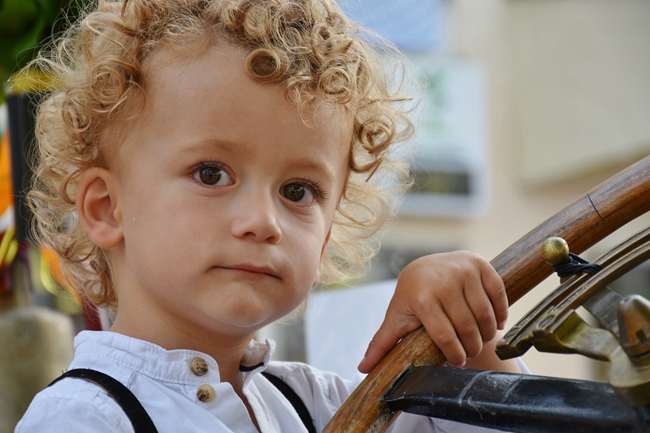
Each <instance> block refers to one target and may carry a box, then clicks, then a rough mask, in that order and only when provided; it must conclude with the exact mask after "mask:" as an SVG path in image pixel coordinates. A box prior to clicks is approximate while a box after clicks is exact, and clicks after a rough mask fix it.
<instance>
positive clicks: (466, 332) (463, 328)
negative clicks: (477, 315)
mask: <svg viewBox="0 0 650 433" xmlns="http://www.w3.org/2000/svg"><path fill="white" fill-rule="evenodd" d="M477 331H478V329H477V327H476V323H475V322H473V321H472V322H470V321H464V322H462V323H460V324H459V325H458V328H457V329H456V333H457V334H458V335H459V336H462V337H472V336H474V335H476V333H477Z"/></svg>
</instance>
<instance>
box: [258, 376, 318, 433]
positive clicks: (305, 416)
mask: <svg viewBox="0 0 650 433" xmlns="http://www.w3.org/2000/svg"><path fill="white" fill-rule="evenodd" d="M262 375H263V376H264V377H266V378H267V379H268V380H269V382H271V383H272V384H273V385H275V387H276V388H277V389H278V391H280V392H281V393H282V394H283V395H284V396H285V397H286V399H287V400H289V403H291V406H293V408H294V409H295V410H296V412H297V413H298V416H299V417H300V420H301V421H302V423H303V424H304V425H305V427H307V431H308V432H309V433H316V427H314V420H312V418H311V415H310V413H309V411H308V410H307V406H305V403H304V402H303V401H302V399H301V398H300V397H298V394H296V392H295V391H294V390H293V389H291V387H290V386H289V385H287V384H286V382H285V381H284V380H282V379H280V378H279V377H277V376H274V375H272V374H271V373H267V372H266V371H263V372H262Z"/></svg>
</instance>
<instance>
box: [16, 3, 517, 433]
mask: <svg viewBox="0 0 650 433" xmlns="http://www.w3.org/2000/svg"><path fill="white" fill-rule="evenodd" d="M356 32H358V29H357V27H355V26H354V24H353V23H351V22H350V21H349V20H348V19H347V18H346V17H345V16H344V15H343V14H342V13H341V12H340V10H339V9H338V7H337V6H336V5H335V4H333V3H331V2H330V1H328V0H323V1H315V0H314V1H310V0H303V1H300V2H296V1H288V0H269V1H247V0H243V1H239V0H238V1H229V0H133V1H124V2H115V3H113V2H100V4H99V7H98V10H97V11H95V12H92V13H90V14H88V15H87V16H86V17H85V18H84V19H83V22H82V23H81V24H80V25H79V26H77V27H75V28H73V29H72V30H71V31H70V32H68V33H67V34H66V35H64V37H63V38H62V39H61V41H60V42H59V45H58V47H57V49H56V50H53V51H52V53H53V56H51V57H50V59H49V60H44V59H43V60H41V66H42V67H43V66H44V65H45V66H47V67H49V68H51V71H52V73H53V74H55V76H56V79H57V80H59V81H60V82H61V83H63V84H62V86H61V88H60V89H58V90H57V91H55V92H53V94H52V95H51V96H50V98H49V99H47V100H46V101H45V102H44V103H43V104H42V106H41V108H40V111H39V115H38V127H37V134H38V139H39V146H40V147H39V149H40V165H39V167H38V172H37V180H36V182H35V187H34V190H33V191H32V193H31V197H32V206H33V209H34V211H35V214H36V219H37V220H38V232H39V235H40V237H41V240H42V241H43V242H45V243H46V244H48V245H50V246H51V247H52V248H54V249H55V250H56V251H57V253H58V254H59V255H60V256H61V259H62V263H63V266H64V269H65V271H66V273H67V275H68V278H69V279H70V280H71V281H72V282H73V284H74V285H75V286H76V287H77V288H78V289H79V290H81V291H82V292H83V294H84V295H85V296H86V297H87V298H88V299H90V300H91V301H92V302H94V303H95V304H97V305H99V306H104V307H111V308H115V311H116V314H115V320H114V323H113V326H112V328H111V330H110V332H83V333H81V334H80V335H79V336H78V337H77V338H76V340H75V349H76V353H75V359H74V361H73V363H72V365H71V366H70V368H87V369H93V370H97V371H100V372H103V373H105V374H108V375H109V376H111V377H113V378H114V379H117V380H118V381H119V382H121V383H122V384H124V385H126V386H127V387H128V388H129V389H130V391H131V392H132V393H133V394H134V395H135V397H136V398H137V399H138V400H139V402H140V403H141V405H142V406H143V408H144V409H145V410H146V412H147V413H148V415H149V416H150V418H151V419H152V421H153V424H154V425H155V427H156V428H157V430H158V431H159V432H167V431H168V432H178V431H197V432H202V431H205V432H251V433H253V432H257V431H261V432H301V431H306V430H305V426H304V425H303V423H302V421H301V420H300V418H299V417H298V415H297V413H296V410H295V409H294V407H293V406H291V404H289V402H288V401H287V399H286V398H285V397H284V396H283V395H282V394H281V393H280V391H279V390H278V388H276V387H275V386H274V385H272V384H271V382H269V380H268V379H267V378H266V377H265V376H263V375H261V374H260V373H261V372H264V371H266V372H270V373H272V374H273V375H275V376H277V377H280V378H281V379H282V380H284V382H285V383H286V384H287V385H289V386H290V387H291V388H292V389H293V390H294V391H295V392H296V393H297V394H298V395H299V397H300V398H301V399H302V401H303V402H304V404H305V406H306V407H307V409H308V411H309V416H310V418H311V419H312V420H313V422H314V424H315V427H316V430H317V431H321V430H322V429H323V428H324V427H325V425H326V424H327V422H328V421H329V419H330V418H331V417H332V415H333V414H334V413H335V412H336V409H337V408H338V407H339V406H340V405H341V404H342V402H343V401H344V400H345V399H346V397H347V396H348V395H349V394H350V392H351V390H352V388H353V386H352V385H350V384H348V383H345V382H344V381H342V380H340V379H339V378H337V377H335V376H333V375H331V374H328V373H324V372H320V371H317V370H315V369H313V368H311V367H309V366H306V365H303V364H299V363H282V362H269V358H270V356H271V354H272V352H273V345H274V343H273V342H270V341H267V342H266V343H255V342H252V338H253V336H254V335H255V333H256V332H257V331H258V330H259V329H260V328H261V327H263V326H264V325H266V324H268V323H271V322H272V321H274V320H277V319H279V318H281V317H283V316H285V315H286V314H287V313H289V312H290V311H292V310H293V309H295V308H296V307H297V306H298V305H300V304H301V303H302V302H303V301H304V300H305V299H306V298H307V297H308V296H309V292H310V290H311V288H312V287H314V286H315V285H316V284H318V283H319V281H322V280H325V281H327V282H332V281H336V280H340V279H341V277H342V276H343V275H344V274H346V273H347V274H350V272H351V269H352V265H354V264H357V265H362V264H363V263H364V262H366V261H367V260H368V258H369V257H370V256H371V253H372V251H373V249H374V245H373V244H372V243H370V241H368V239H369V238H370V237H371V236H372V235H373V234H374V233H375V232H376V231H377V230H378V229H379V228H380V227H381V226H382V225H383V223H384V221H385V220H386V218H387V217H388V216H389V215H390V212H391V210H392V204H393V203H394V202H395V200H394V198H395V196H396V195H397V194H398V193H400V192H401V191H400V187H399V186H395V182H387V181H386V179H387V178H391V177H392V178H393V179H398V180H399V179H400V178H401V176H402V174H403V172H404V171H403V166H402V165H401V164H400V163H398V162H395V161H392V160H391V159H390V158H389V157H388V156H387V155H388V151H389V150H390V149H391V148H392V146H393V143H395V142H397V141H399V140H401V139H403V138H405V137H406V136H407V135H408V132H409V129H410V124H409V123H408V121H407V120H406V117H405V114H404V113H402V112H401V111H400V106H399V103H400V102H401V101H402V100H403V97H401V96H400V95H398V94H395V93H392V92H391V91H390V88H389V87H388V84H387V83H386V76H385V74H383V73H382V72H381V68H380V62H379V60H378V57H377V55H376V54H374V52H373V51H372V50H371V49H370V48H369V46H367V45H366V44H364V43H363V42H362V40H361V39H360V38H359V37H358V36H357V35H355V33H356ZM388 184H390V185H391V186H387V185H388ZM321 273H322V275H321ZM506 316H507V301H506V298H505V292H504V289H503V284H502V282H501V280H500V279H499V277H498V275H497V274H496V272H495V271H494V270H493V269H492V268H491V267H490V265H489V264H488V263H487V262H486V261H485V260H483V259H481V258H479V257H477V256H475V255H473V254H470V253H463V252H461V253H452V254H446V255H436V256H429V257H425V258H423V259H420V260H418V261H416V262H414V263H412V264H411V265H410V266H409V267H407V268H406V270H405V271H404V272H403V274H402V276H401V277H400V280H399V283H398V287H397V290H396V294H395V298H394V300H393V302H392V303H391V306H390V307H389V310H388V312H387V315H386V321H385V322H384V324H383V325H382V327H381V329H380V330H379V331H378V333H377V335H376V336H375V338H374V339H373V342H372V343H371V344H370V347H369V349H368V352H367V355H366V357H365V358H364V360H363V361H362V363H361V364H360V370H361V371H363V372H367V371H369V370H370V369H371V368H372V367H373V366H374V365H375V364H376V363H377V362H378V361H379V360H380V359H381V357H382V356H383V355H384V354H385V353H386V351H388V350H389V349H390V348H391V347H392V346H394V344H396V342H397V341H398V340H399V339H400V338H401V337H403V336H404V335H406V334H407V333H408V332H409V331H411V330H413V329H415V328H417V327H418V326H420V325H421V324H424V325H425V327H426V328H427V329H428V331H429V333H430V334H431V336H432V338H433V339H434V341H436V342H437V343H438V345H439V346H440V348H441V349H442V350H443V352H444V353H445V355H446V356H447V358H448V360H449V362H450V363H451V364H454V365H462V364H464V363H465V361H466V359H467V358H474V359H472V360H471V361H470V363H473V366H474V367H479V368H493V369H501V370H512V371H516V370H517V366H516V364H512V363H501V362H500V361H498V359H497V358H496V356H495V355H494V354H493V353H492V352H491V351H489V350H487V351H483V352H482V353H481V349H482V348H483V343H484V342H488V341H491V340H492V342H491V343H489V344H488V345H487V346H489V347H491V346H493V345H494V341H493V340H494V337H495V334H496V329H497V327H499V328H502V327H503V324H504V322H505V319H506ZM479 353H481V354H480V355H479ZM470 363H468V365H469V364H470ZM450 426H451V427H450ZM454 428H455V429H456V430H453V429H454ZM394 429H395V430H394V431H400V432H403V431H413V432H416V431H417V432H420V431H467V432H469V431H482V429H478V428H473V427H469V426H463V425H458V424H456V425H455V427H454V423H449V422H440V421H434V420H430V419H427V418H423V417H415V416H410V417H408V416H405V417H400V419H399V420H398V421H397V423H396V424H395V425H394ZM443 429H444V430H443ZM16 431H17V432H20V433H23V432H32V431H39V432H42V431H48V432H49V431H51V432H71V431H93V432H123V431H124V432H131V431H134V430H133V426H132V425H131V423H130V421H129V419H128V418H127V416H126V414H125V412H124V410H123V409H122V408H121V407H120V406H119V405H118V404H117V403H116V402H115V400H113V399H112V398H111V397H110V396H109V395H108V394H107V393H106V391H104V389H102V388H100V387H99V386H97V385H95V384H93V383H91V382H88V381H85V380H79V379H65V380H61V381H59V382H57V383H56V384H55V385H53V386H51V387H49V388H47V389H46V390H44V391H43V392H41V393H40V394H39V395H38V396H37V397H36V398H35V399H34V401H33V402H32V405H31V406H30V408H29V409H28V411H27V413H26V415H25V417H24V418H23V420H22V421H21V423H20V424H19V425H18V427H17V430H16Z"/></svg>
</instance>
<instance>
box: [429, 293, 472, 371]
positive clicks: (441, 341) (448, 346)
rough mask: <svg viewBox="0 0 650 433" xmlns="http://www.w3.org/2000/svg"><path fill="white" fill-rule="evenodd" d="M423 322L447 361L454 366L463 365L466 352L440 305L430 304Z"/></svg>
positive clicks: (465, 359)
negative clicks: (427, 315)
mask: <svg viewBox="0 0 650 433" xmlns="http://www.w3.org/2000/svg"><path fill="white" fill-rule="evenodd" d="M423 322H424V327H425V329H426V330H427V333H428V334H429V336H430V337H431V339H432V340H433V342H434V343H436V346H438V348H439V349H440V350H441V351H442V353H443V354H444V355H445V358H447V363H448V364H449V365H452V366H454V367H462V366H463V365H465V362H466V361H467V354H466V352H465V349H464V348H463V344H461V341H460V340H459V337H458V335H457V333H456V329H455V328H454V325H453V324H452V322H451V321H450V319H449V318H448V317H447V314H446V313H445V311H444V310H443V309H442V307H441V306H440V305H438V304H434V305H432V306H431V315H430V316H429V317H427V320H424V321H423Z"/></svg>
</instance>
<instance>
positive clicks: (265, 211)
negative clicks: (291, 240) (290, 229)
mask: <svg viewBox="0 0 650 433" xmlns="http://www.w3.org/2000/svg"><path fill="white" fill-rule="evenodd" d="M234 208H235V209H234V218H233V220H232V228H231V232H232V235H233V236H235V237H237V238H241V239H245V238H249V239H253V240H256V241H258V242H268V243H271V244H277V243H278V242H280V240H281V239H282V230H281V228H280V215H279V213H280V211H279V209H278V207H277V202H276V200H275V199H274V196H273V195H272V194H270V193H268V192H265V191H264V190H256V191H253V190H249V191H246V190H243V191H241V193H240V194H239V200H237V202H236V203H235V206H234Z"/></svg>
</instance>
